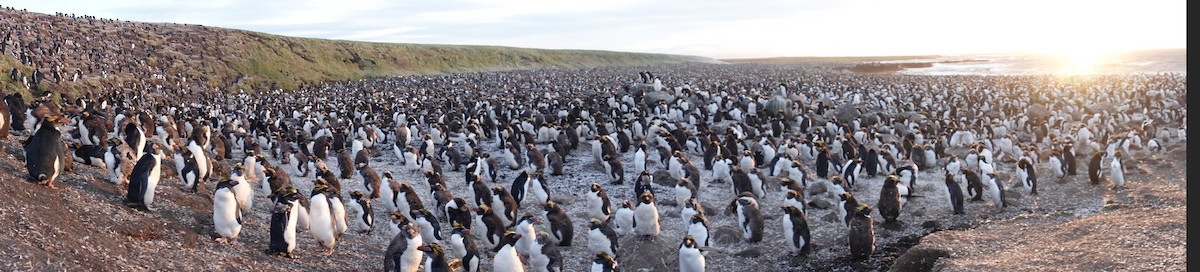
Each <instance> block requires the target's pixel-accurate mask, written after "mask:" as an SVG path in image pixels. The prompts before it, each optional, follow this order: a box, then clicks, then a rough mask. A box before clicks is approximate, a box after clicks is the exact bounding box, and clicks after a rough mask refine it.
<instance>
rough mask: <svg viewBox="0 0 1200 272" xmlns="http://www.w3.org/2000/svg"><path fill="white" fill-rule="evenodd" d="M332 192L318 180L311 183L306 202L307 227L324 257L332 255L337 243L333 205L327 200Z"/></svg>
mask: <svg viewBox="0 0 1200 272" xmlns="http://www.w3.org/2000/svg"><path fill="white" fill-rule="evenodd" d="M331 194H333V191H332V190H330V187H329V185H328V184H326V183H324V182H321V181H319V180H316V181H313V189H312V194H311V195H309V201H308V227H309V231H310V232H312V234H313V238H315V239H316V241H317V243H318V245H319V246H320V247H321V248H322V249H323V250H324V251H325V252H324V255H325V256H332V255H333V247H334V245H335V243H336V242H337V238H338V237H337V226H336V222H334V221H335V219H334V216H333V208H332V206H333V204H332V203H331V201H330V200H329V198H330V195H331Z"/></svg>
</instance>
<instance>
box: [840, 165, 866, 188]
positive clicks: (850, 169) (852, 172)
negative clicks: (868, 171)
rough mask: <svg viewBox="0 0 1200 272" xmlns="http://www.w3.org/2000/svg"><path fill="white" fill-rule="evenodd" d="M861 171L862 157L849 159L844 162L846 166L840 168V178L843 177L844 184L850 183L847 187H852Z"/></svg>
mask: <svg viewBox="0 0 1200 272" xmlns="http://www.w3.org/2000/svg"><path fill="white" fill-rule="evenodd" d="M862 172H863V171H862V159H859V158H855V159H853V160H851V161H850V163H847V164H846V167H843V168H842V179H845V180H846V184H849V185H850V188H848V189H853V188H854V185H855V184H857V183H858V177H859V176H860V175H861V174H862Z"/></svg>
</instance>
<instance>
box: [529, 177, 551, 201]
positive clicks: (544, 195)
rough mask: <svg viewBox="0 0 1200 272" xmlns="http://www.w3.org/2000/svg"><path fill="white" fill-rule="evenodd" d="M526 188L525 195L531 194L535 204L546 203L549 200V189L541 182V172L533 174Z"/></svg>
mask: <svg viewBox="0 0 1200 272" xmlns="http://www.w3.org/2000/svg"><path fill="white" fill-rule="evenodd" d="M526 187H528V188H529V190H527V192H526V194H532V195H533V200H534V201H536V203H546V201H547V200H550V189H549V188H548V187H546V184H545V183H543V182H542V171H537V172H533V174H532V175H530V179H529V183H528V185H526Z"/></svg>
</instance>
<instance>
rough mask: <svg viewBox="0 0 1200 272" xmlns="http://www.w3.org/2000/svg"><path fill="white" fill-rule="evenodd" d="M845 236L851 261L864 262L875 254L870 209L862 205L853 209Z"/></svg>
mask: <svg viewBox="0 0 1200 272" xmlns="http://www.w3.org/2000/svg"><path fill="white" fill-rule="evenodd" d="M846 236H847V238H848V239H847V240H848V241H849V245H850V258H851V259H852V260H855V261H865V260H867V259H869V258H871V254H873V253H875V222H874V220H872V219H871V207H868V206H867V205H866V204H862V205H859V206H858V207H857V208H855V211H854V213H853V216H852V217H851V219H850V231H849V233H847V235H846Z"/></svg>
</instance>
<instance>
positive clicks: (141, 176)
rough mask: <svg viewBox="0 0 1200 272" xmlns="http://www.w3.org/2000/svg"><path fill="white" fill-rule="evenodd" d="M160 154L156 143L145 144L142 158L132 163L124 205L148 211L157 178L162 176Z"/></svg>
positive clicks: (152, 200) (156, 185) (160, 151)
mask: <svg viewBox="0 0 1200 272" xmlns="http://www.w3.org/2000/svg"><path fill="white" fill-rule="evenodd" d="M162 156H163V154H162V150H161V149H159V147H158V143H152V144H150V145H149V146H147V150H146V151H145V152H143V154H142V158H141V159H138V162H137V163H136V164H134V165H133V171H132V172H131V173H130V176H129V188H128V189H127V190H126V191H125V192H126V194H125V205H128V206H130V207H133V208H136V209H139V210H142V211H150V205H151V204H153V203H154V192H155V188H157V187H158V180H159V179H160V178H162V167H161V162H162Z"/></svg>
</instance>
